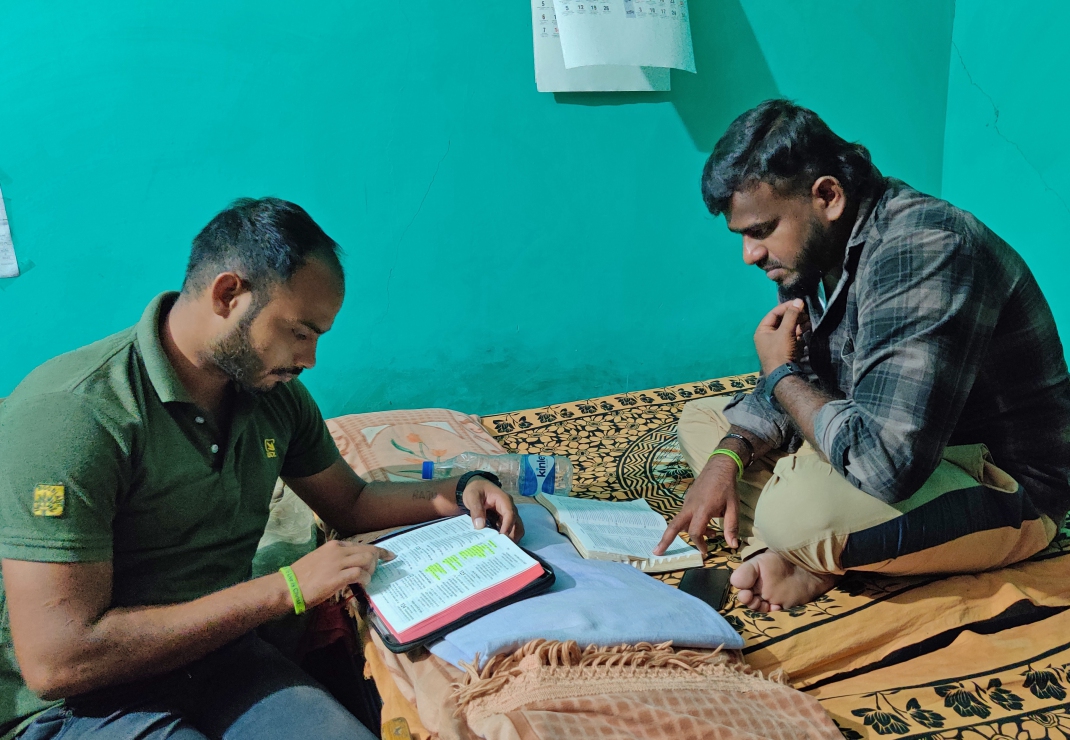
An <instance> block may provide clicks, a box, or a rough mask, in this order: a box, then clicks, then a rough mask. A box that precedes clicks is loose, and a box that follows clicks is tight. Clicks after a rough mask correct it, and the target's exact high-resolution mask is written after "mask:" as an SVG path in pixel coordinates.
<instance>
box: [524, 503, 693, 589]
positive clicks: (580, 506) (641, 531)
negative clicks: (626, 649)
mask: <svg viewBox="0 0 1070 740" xmlns="http://www.w3.org/2000/svg"><path fill="white" fill-rule="evenodd" d="M535 500H536V501H538V502H539V503H540V504H542V505H543V506H545V507H546V508H547V509H548V510H549V511H550V513H551V514H553V515H554V519H556V520H557V528H558V530H559V531H560V532H561V533H562V534H564V535H567V536H568V538H569V539H570V540H572V544H574V545H575V546H576V549H577V550H579V552H580V555H582V556H583V557H585V558H590V559H592V560H614V561H617V562H622V563H630V564H631V565H634V566H635V567H636V568H638V569H639V570H641V571H644V572H646V573H663V572H665V571H668V570H681V569H683V568H700V567H702V555H701V554H700V553H699V551H698V550H696V549H695V548H693V547H691V546H689V545H688V544H687V543H686V542H684V541H683V540H682V539H681V538H680V537H679V536H678V537H677V538H676V539H675V540H674V541H673V543H672V545H670V546H669V549H668V550H666V551H665V554H664V555H654V548H655V547H656V546H657V544H658V542H660V541H661V536H662V535H663V534H665V520H664V519H662V518H661V514H658V513H657V512H656V511H654V510H653V509H651V508H650V504H648V503H647V502H646V499H635V500H633V501H619V502H617V501H595V500H593V499H585V498H572V497H569V496H547V495H545V494H542V493H540V494H538V495H536V496H535Z"/></svg>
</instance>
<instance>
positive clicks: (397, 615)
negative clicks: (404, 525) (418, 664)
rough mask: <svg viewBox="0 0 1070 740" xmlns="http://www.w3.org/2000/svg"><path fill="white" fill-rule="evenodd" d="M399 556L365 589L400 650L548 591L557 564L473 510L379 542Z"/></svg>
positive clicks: (376, 617)
mask: <svg viewBox="0 0 1070 740" xmlns="http://www.w3.org/2000/svg"><path fill="white" fill-rule="evenodd" d="M376 544H379V545H381V546H382V547H385V548H387V549H389V550H390V551H391V552H393V553H394V554H395V555H396V556H397V557H395V558H394V560H391V561H390V562H389V563H380V564H379V566H378V567H377V568H376V569H375V573H374V574H373V575H372V580H371V583H369V584H368V586H367V588H366V589H365V594H366V595H367V598H368V603H369V606H370V607H371V610H372V618H371V619H370V622H371V625H372V627H373V628H375V630H376V632H378V633H379V636H380V637H381V638H382V640H383V644H384V645H386V647H387V648H388V649H390V650H393V651H394V652H404V651H406V650H410V649H412V648H414V647H417V646H420V645H423V644H426V643H428V642H433V641H434V640H437V639H439V638H441V637H442V636H444V635H445V634H446V633H448V632H450V631H452V630H455V629H457V628H458V627H460V626H462V625H464V624H467V623H468V622H471V621H472V620H474V619H478V618H479V617H481V616H483V615H484V614H487V613H489V612H490V611H493V610H494V609H498V608H501V607H502V606H505V605H506V604H511V603H513V602H515V601H517V600H519V599H524V598H527V597H529V596H534V595H535V594H538V593H541V592H542V591H545V590H546V589H548V588H549V587H550V586H551V585H553V582H554V572H553V569H552V568H551V567H550V566H549V565H548V564H547V563H545V562H544V561H542V560H541V559H540V558H538V557H537V556H535V555H533V554H531V553H529V552H527V551H526V550H524V549H523V548H521V547H519V546H518V545H516V544H515V543H514V542H513V541H512V540H510V539H509V538H508V537H506V536H505V535H502V534H500V533H498V532H497V531H495V530H494V529H491V528H489V527H488V528H484V529H475V528H473V526H472V520H471V519H470V518H469V517H468V516H458V517H452V518H450V519H440V520H438V521H435V522H430V523H428V524H423V525H420V526H417V527H413V528H411V529H407V530H404V531H402V532H399V533H397V534H393V535H387V536H386V537H383V538H381V539H379V540H377V541H376Z"/></svg>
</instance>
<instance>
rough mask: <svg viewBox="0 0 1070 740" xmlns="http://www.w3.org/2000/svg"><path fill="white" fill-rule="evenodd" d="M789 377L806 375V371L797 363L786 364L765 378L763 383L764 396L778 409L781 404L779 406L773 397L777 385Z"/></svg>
mask: <svg viewBox="0 0 1070 740" xmlns="http://www.w3.org/2000/svg"><path fill="white" fill-rule="evenodd" d="M789 375H806V371H805V370H803V369H802V366H801V365H799V364H798V363H797V362H785V363H784V364H783V365H781V366H780V367H778V368H776V369H774V370H773V372H771V373H769V374H768V375H767V376H765V379H764V380H763V381H762V395H763V396H764V397H765V400H766V401H768V402H769V403H771V404H773V406H774V407H775V408H777V409H779V408H780V404H778V403H777V401H776V398H774V397H773V391H774V390H776V386H777V383H779V382H780V381H782V380H783V379H784V378H786V377H788V376H789Z"/></svg>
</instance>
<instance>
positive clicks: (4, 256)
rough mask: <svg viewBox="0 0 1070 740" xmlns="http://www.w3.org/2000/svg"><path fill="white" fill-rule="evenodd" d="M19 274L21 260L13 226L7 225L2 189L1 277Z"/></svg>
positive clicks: (0, 228) (0, 213)
mask: <svg viewBox="0 0 1070 740" xmlns="http://www.w3.org/2000/svg"><path fill="white" fill-rule="evenodd" d="M18 276H19V261H18V260H17V259H16V258H15V245H14V244H12V243H11V228H10V227H9V226H8V225H7V209H6V208H5V207H4V193H3V192H2V191H0V278H14V277H18Z"/></svg>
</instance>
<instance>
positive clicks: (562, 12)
mask: <svg viewBox="0 0 1070 740" xmlns="http://www.w3.org/2000/svg"><path fill="white" fill-rule="evenodd" d="M687 10H688V9H687V0H600V2H590V0H582V1H581V2H577V1H576V0H531V14H532V31H533V35H534V45H535V81H536V85H537V87H538V89H539V91H540V92H577V91H621V90H636V91H656V90H668V89H669V68H676V69H683V70H687V71H688V72H694V71H695V56H694V51H693V48H692V45H691V25H690V22H689V20H688V12H687Z"/></svg>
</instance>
